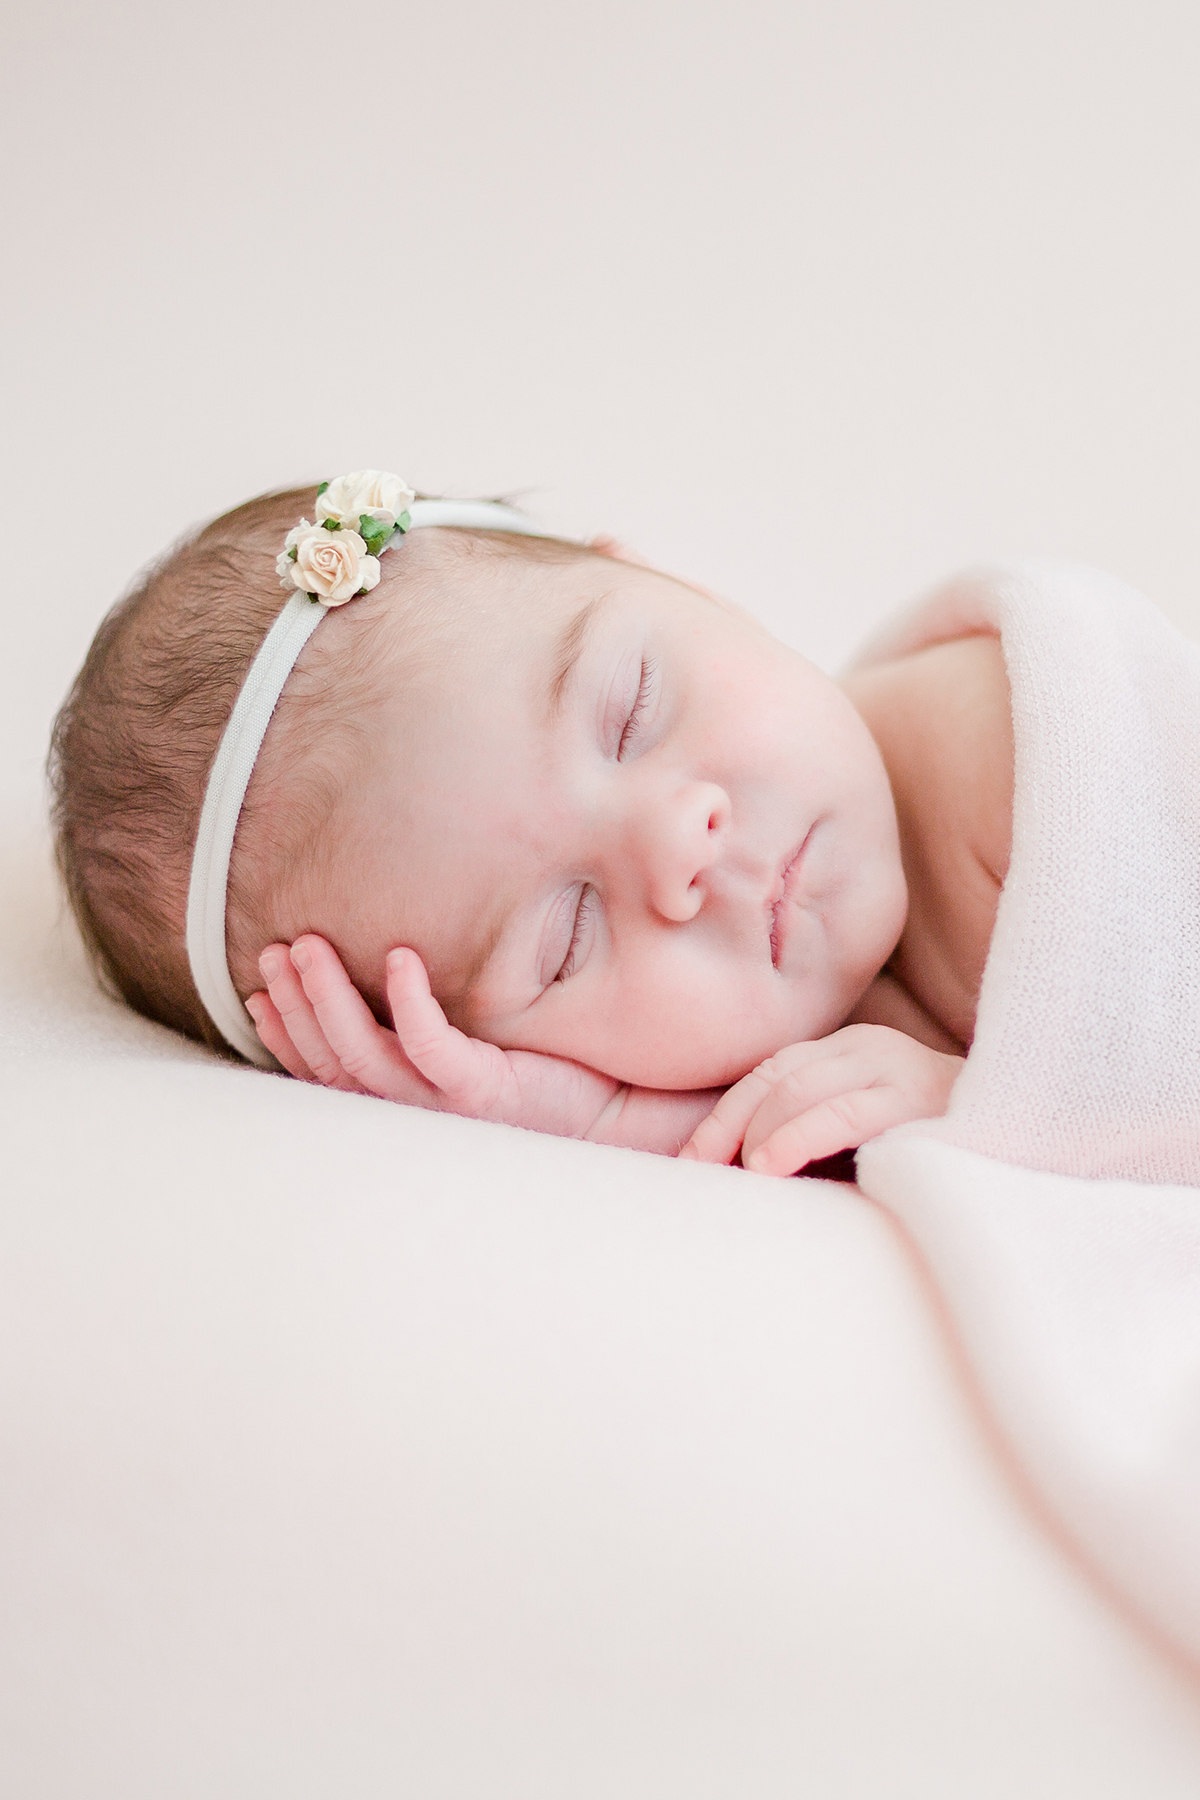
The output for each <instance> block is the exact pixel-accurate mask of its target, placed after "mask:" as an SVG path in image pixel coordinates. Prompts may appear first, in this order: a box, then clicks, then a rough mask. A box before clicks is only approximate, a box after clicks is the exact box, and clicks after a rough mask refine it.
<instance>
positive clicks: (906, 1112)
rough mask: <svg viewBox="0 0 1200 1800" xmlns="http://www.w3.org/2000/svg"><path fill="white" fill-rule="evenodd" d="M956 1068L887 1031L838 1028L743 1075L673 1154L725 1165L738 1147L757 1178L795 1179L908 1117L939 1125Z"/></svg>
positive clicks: (955, 1060)
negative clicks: (807, 1166) (813, 1165)
mask: <svg viewBox="0 0 1200 1800" xmlns="http://www.w3.org/2000/svg"><path fill="white" fill-rule="evenodd" d="M962 1066H963V1059H962V1057H961V1056H948V1055H946V1054H944V1053H943V1052H942V1051H940V1050H930V1049H929V1048H928V1047H927V1046H926V1045H925V1044H919V1043H918V1042H917V1040H916V1039H915V1038H910V1037H907V1036H906V1035H905V1034H904V1032H902V1031H893V1030H892V1029H891V1028H890V1027H889V1026H887V1025H845V1026H843V1027H842V1029H841V1031H835V1032H834V1033H833V1034H832V1035H831V1036H830V1037H827V1038H819V1039H817V1041H816V1042H815V1043H811V1044H792V1045H791V1046H790V1047H789V1048H788V1049H786V1050H780V1051H779V1052H778V1054H777V1055H775V1056H772V1057H769V1058H768V1060H767V1061H766V1062H764V1063H760V1064H759V1066H758V1068H757V1069H753V1070H752V1071H751V1072H750V1074H749V1075H745V1076H743V1078H742V1079H741V1081H739V1082H738V1083H737V1084H736V1085H735V1086H734V1087H731V1088H730V1089H728V1091H727V1092H726V1093H725V1094H723V1095H722V1097H721V1099H720V1100H718V1101H717V1104H716V1106H715V1107H714V1108H713V1110H712V1112H711V1113H710V1114H709V1115H708V1117H707V1118H706V1119H703V1120H702V1121H701V1122H700V1124H699V1125H698V1126H697V1127H696V1130H695V1131H694V1132H693V1133H692V1136H691V1140H690V1142H689V1143H687V1144H685V1145H684V1147H683V1149H682V1150H681V1151H680V1155H681V1156H686V1157H693V1158H695V1159H696V1160H698V1161H700V1162H714V1163H730V1162H733V1160H734V1159H735V1157H736V1156H737V1153H738V1150H739V1149H740V1150H741V1153H742V1162H743V1164H744V1166H745V1167H746V1168H747V1169H752V1170H754V1172H755V1173H756V1174H759V1175H794V1174H795V1173H796V1171H797V1170H798V1169H802V1168H804V1166H805V1164H806V1163H810V1162H814V1161H816V1160H817V1159H818V1158H819V1157H823V1156H833V1155H834V1154H835V1153H836V1152H837V1151H839V1150H857V1149H858V1146H859V1145H860V1144H865V1143H866V1141H867V1139H868V1138H872V1137H877V1136H878V1135H879V1133H880V1132H881V1131H887V1130H888V1129H889V1128H890V1127H891V1126H893V1125H902V1124H903V1123H904V1121H905V1120H906V1119H934V1118H937V1117H939V1116H940V1115H941V1114H942V1113H944V1112H945V1110H946V1106H947V1104H948V1102H949V1099H950V1090H951V1088H952V1087H953V1086H954V1083H955V1081H956V1080H957V1078H958V1075H959V1071H960V1070H961V1069H962Z"/></svg>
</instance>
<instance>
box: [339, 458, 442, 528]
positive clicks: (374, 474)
mask: <svg viewBox="0 0 1200 1800" xmlns="http://www.w3.org/2000/svg"><path fill="white" fill-rule="evenodd" d="M416 497H417V496H416V495H415V494H414V493H413V490H412V489H411V488H410V487H409V485H408V483H407V482H405V481H401V479H400V477H399V476H398V475H388V474H385V473H384V471H383V470H382V469H355V470H354V471H353V472H352V473H351V474H349V475H339V476H338V478H337V480H336V481H331V482H330V484H329V486H328V487H327V488H326V489H325V492H324V493H323V494H322V495H321V497H320V499H319V500H318V501H317V517H318V518H320V519H336V520H337V521H338V523H339V524H341V525H357V524H358V521H359V519H360V518H361V516H362V514H363V513H367V514H368V515H369V516H370V517H371V518H372V519H378V520H379V522H380V524H381V525H394V524H395V523H396V520H397V519H398V518H399V517H400V514H401V513H402V512H404V511H405V510H406V509H407V508H408V506H409V505H410V504H411V503H412V501H414V500H415V499H416Z"/></svg>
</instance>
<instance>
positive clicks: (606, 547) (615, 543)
mask: <svg viewBox="0 0 1200 1800" xmlns="http://www.w3.org/2000/svg"><path fill="white" fill-rule="evenodd" d="M587 547H588V549H589V550H595V551H596V552H597V554H598V555H600V556H611V557H612V559H613V561H614V562H626V563H633V565H634V566H635V568H638V569H649V568H650V567H651V566H652V565H651V564H650V563H648V562H647V561H646V559H645V557H644V556H639V555H638V553H637V551H636V550H631V549H630V548H629V546H628V544H622V543H621V541H620V540H619V539H618V538H615V537H606V536H605V535H604V534H603V532H602V533H601V534H600V536H599V537H593V538H589V539H588V545H587Z"/></svg>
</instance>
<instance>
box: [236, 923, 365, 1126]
mask: <svg viewBox="0 0 1200 1800" xmlns="http://www.w3.org/2000/svg"><path fill="white" fill-rule="evenodd" d="M258 966H259V968H260V969H261V970H262V973H263V979H264V980H265V981H266V984H267V992H268V994H269V995H270V1001H271V1005H272V1007H273V1009H274V1011H275V1013H276V1014H277V1016H278V1018H279V1021H280V1023H281V1025H282V1026H283V1029H284V1031H285V1032H286V1034H287V1039H288V1042H289V1043H290V1044H291V1046H292V1055H291V1057H290V1058H289V1057H285V1056H282V1055H280V1051H279V1049H277V1048H276V1045H275V1044H274V1043H267V1040H266V1039H265V1038H264V1039H263V1041H264V1043H267V1049H268V1050H269V1051H270V1052H271V1054H272V1056H274V1057H277V1058H278V1060H279V1061H280V1062H281V1063H282V1064H283V1066H284V1068H285V1069H287V1070H288V1072H289V1073H290V1074H293V1075H299V1076H300V1077H301V1079H302V1080H306V1081H319V1082H320V1083H321V1086H322V1087H331V1088H341V1089H343V1090H348V1091H349V1092H351V1093H361V1091H362V1089H361V1088H360V1086H359V1083H358V1082H357V1081H355V1079H354V1078H353V1076H351V1075H348V1074H347V1073H346V1071H345V1070H344V1069H343V1067H342V1065H341V1062H340V1061H339V1059H338V1057H337V1054H336V1052H335V1051H334V1050H333V1049H332V1048H331V1046H330V1043H329V1039H328V1038H327V1037H326V1036H325V1033H324V1031H323V1030H322V1029H321V1024H320V1021H319V1020H318V1018H317V1015H316V1012H315V1011H314V1009H313V1005H312V1002H311V1001H310V1000H309V998H308V995H307V994H306V993H305V991H304V987H303V984H302V983H301V980H300V976H299V975H298V973H297V972H296V970H295V968H294V967H293V965H292V960H291V955H290V953H289V950H288V946H287V945H286V944H269V945H268V946H267V948H266V949H265V950H264V951H263V953H262V955H261V956H260V957H259V959H258ZM256 1022H257V1021H256ZM273 1023H274V1022H273V1021H270V1022H269V1024H268V1029H273ZM259 1035H260V1036H261V1035H262V1034H261V1031H260V1034H259ZM297 1057H298V1058H299V1059H300V1062H301V1063H302V1065H303V1067H302V1068H297V1067H296V1058H297Z"/></svg>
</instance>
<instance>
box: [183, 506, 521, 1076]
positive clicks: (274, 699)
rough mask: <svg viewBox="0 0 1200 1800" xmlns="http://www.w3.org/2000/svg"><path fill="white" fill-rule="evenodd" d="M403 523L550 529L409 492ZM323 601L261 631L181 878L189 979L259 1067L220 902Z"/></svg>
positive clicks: (294, 604)
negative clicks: (273, 733)
mask: <svg viewBox="0 0 1200 1800" xmlns="http://www.w3.org/2000/svg"><path fill="white" fill-rule="evenodd" d="M407 510H408V514H409V521H410V522H409V524H408V527H407V530H408V531H414V530H416V529H417V528H418V527H419V526H422V525H453V526H458V527H459V528H460V529H464V530H474V531H513V532H518V533H520V534H522V535H524V536H526V537H549V536H551V535H552V534H551V533H550V532H546V531H542V530H541V529H540V528H539V527H538V526H537V525H534V524H533V523H531V521H530V520H529V519H526V518H524V517H522V515H521V514H520V513H518V512H513V510H512V509H511V507H507V506H499V505H496V504H494V503H493V502H491V501H458V500H414V501H413V502H412V504H411V505H410V506H409V507H408V509H407ZM327 611H328V608H327V607H326V606H325V605H323V604H322V603H321V601H320V600H314V599H311V598H310V597H309V595H308V594H306V593H299V592H296V593H294V594H293V595H292V597H291V599H290V600H289V601H288V602H287V604H286V605H285V607H284V609H283V611H282V612H281V613H280V615H279V617H278V618H277V619H276V621H275V623H274V624H273V625H272V627H271V629H270V631H268V633H267V635H266V637H265V638H264V639H263V643H262V648H261V649H260V650H259V652H258V655H257V656H256V657H255V658H254V661H253V662H252V663H251V665H250V673H249V674H248V675H247V676H246V679H245V681H244V682H243V683H242V689H241V692H240V693H239V694H238V697H237V700H236V701H235V703H234V708H233V712H232V713H231V714H230V717H229V723H228V724H227V725H226V727H225V730H224V733H223V735H222V737H221V742H220V744H219V745H218V746H217V754H216V756H215V758H214V759H213V766H212V770H211V773H210V774H209V777H208V786H207V788H206V789H205V792H204V804H203V806H202V807H201V809H200V829H199V831H198V832H197V834H196V848H195V851H194V852H193V854H192V875H191V881H190V883H189V885H188V906H187V953H188V962H189V963H190V964H191V970H192V980H193V981H194V982H195V984H196V992H197V993H198V994H199V996H200V999H201V1000H202V1002H203V1004H204V1010H205V1012H207V1014H208V1016H209V1018H210V1019H211V1020H212V1022H213V1024H214V1025H215V1026H216V1028H217V1030H218V1031H219V1032H220V1034H221V1036H222V1037H223V1038H224V1039H225V1041H226V1043H227V1044H230V1045H232V1047H233V1049H235V1050H236V1051H238V1052H239V1054H240V1055H242V1056H244V1057H245V1058H246V1060H247V1061H248V1062H252V1063H257V1064H258V1066H259V1068H262V1069H273V1068H274V1067H275V1060H274V1058H273V1057H272V1056H270V1055H269V1054H268V1052H267V1051H266V1049H265V1048H264V1046H263V1044H262V1042H261V1041H260V1039H259V1036H258V1033H257V1032H256V1031H255V1029H254V1022H253V1020H252V1019H251V1017H250V1014H249V1013H248V1012H247V1011H246V1008H245V1006H244V1005H243V1004H242V1001H241V1000H240V998H239V997H238V992H237V989H236V988H235V987H234V985H233V981H232V979H231V978H230V974H229V963H228V960H227V957H226V954H225V905H226V897H227V893H228V888H229V859H230V856H231V855H232V853H233V839H234V833H235V832H236V831H237V824H238V819H239V818H240V817H241V811H242V803H243V801H244V800H245V798H246V789H247V788H248V787H249V785H250V777H251V775H252V774H253V773H254V765H255V763H256V762H257V760H258V753H259V751H260V750H261V749H262V743H263V739H264V738H265V737H266V735H267V726H268V725H269V724H270V723H271V715H272V714H273V713H274V711H275V708H276V706H277V705H278V703H279V696H280V695H281V694H282V692H283V688H284V683H285V682H286V681H287V678H288V676H289V675H290V674H291V672H292V670H293V669H294V668H295V666H296V663H297V661H298V659H299V656H300V652H301V651H302V650H303V648H304V646H305V644H307V642H308V640H309V638H310V637H311V636H312V634H313V632H314V631H315V630H316V629H317V626H318V625H319V624H320V623H321V621H322V619H324V618H325V616H326V613H327Z"/></svg>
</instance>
